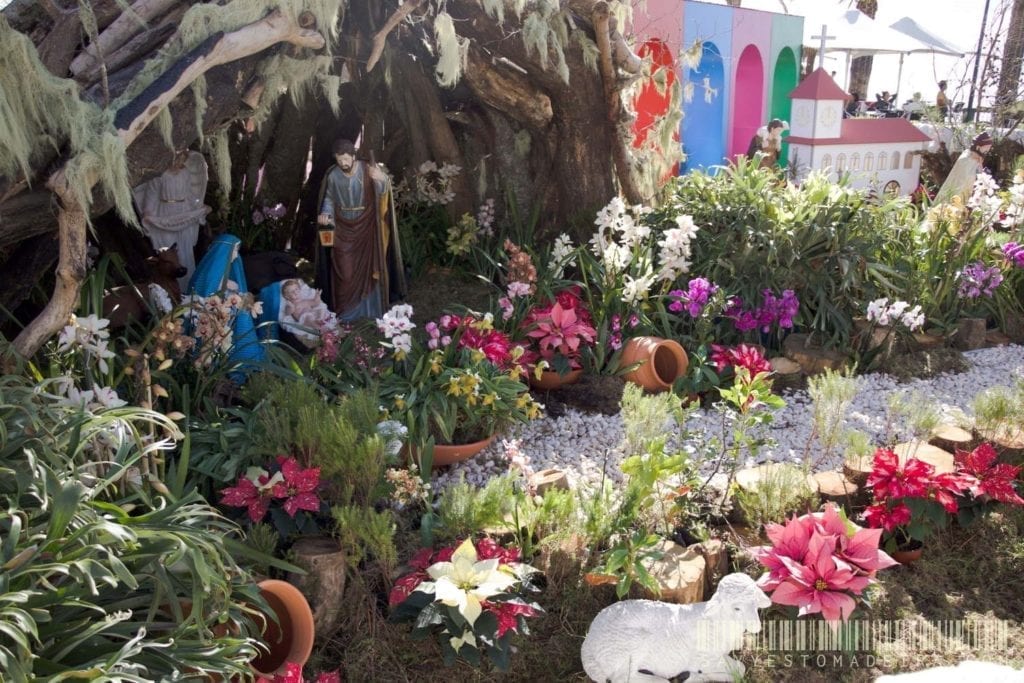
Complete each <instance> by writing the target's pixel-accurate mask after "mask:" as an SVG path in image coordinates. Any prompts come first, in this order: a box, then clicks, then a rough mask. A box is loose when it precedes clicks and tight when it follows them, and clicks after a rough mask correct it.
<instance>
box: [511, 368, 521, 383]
mask: <svg viewBox="0 0 1024 683" xmlns="http://www.w3.org/2000/svg"><path fill="white" fill-rule="evenodd" d="M522 374H523V369H522V368H521V367H519V366H518V365H513V366H512V369H511V370H509V371H508V376H509V377H511V378H512V379H513V380H515V381H516V382H518V381H519V377H520V375H522Z"/></svg>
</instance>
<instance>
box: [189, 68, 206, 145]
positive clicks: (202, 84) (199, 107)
mask: <svg viewBox="0 0 1024 683" xmlns="http://www.w3.org/2000/svg"><path fill="white" fill-rule="evenodd" d="M192 97H193V99H195V102H196V104H195V110H196V133H198V134H199V142H200V143H202V142H203V118H204V117H205V116H206V76H204V75H202V74H200V76H199V78H197V79H196V80H194V81H192Z"/></svg>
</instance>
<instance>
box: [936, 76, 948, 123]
mask: <svg viewBox="0 0 1024 683" xmlns="http://www.w3.org/2000/svg"><path fill="white" fill-rule="evenodd" d="M935 106H936V107H938V109H939V113H940V114H942V118H943V120H945V118H946V117H947V116H949V98H948V97H946V81H939V92H938V93H937V94H936V95H935Z"/></svg>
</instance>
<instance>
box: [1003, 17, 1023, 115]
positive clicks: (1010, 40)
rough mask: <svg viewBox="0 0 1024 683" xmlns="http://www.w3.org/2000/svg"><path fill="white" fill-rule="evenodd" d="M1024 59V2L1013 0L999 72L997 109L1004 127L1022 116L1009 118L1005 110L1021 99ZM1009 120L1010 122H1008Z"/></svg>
mask: <svg viewBox="0 0 1024 683" xmlns="http://www.w3.org/2000/svg"><path fill="white" fill-rule="evenodd" d="M1022 58H1024V0H1013V10H1012V12H1011V14H1010V30H1009V31H1007V33H1006V43H1005V44H1004V45H1003V64H1002V68H1001V70H1000V72H999V88H998V90H997V91H996V107H997V109H998V110H999V119H1000V120H1001V124H1000V125H1003V126H1009V125H1011V123H1012V121H1013V119H1014V118H1015V119H1016V120H1017V122H1019V121H1020V114H1017V116H1016V117H1007V116H1006V115H1005V114H1004V112H1003V110H1004V109H1006V108H1007V107H1009V106H1011V105H1013V104H1014V103H1016V102H1018V101H1019V100H1020V99H1021V94H1022V93H1021V87H1020V70H1021V60H1022ZM1008 119H1009V120H1008Z"/></svg>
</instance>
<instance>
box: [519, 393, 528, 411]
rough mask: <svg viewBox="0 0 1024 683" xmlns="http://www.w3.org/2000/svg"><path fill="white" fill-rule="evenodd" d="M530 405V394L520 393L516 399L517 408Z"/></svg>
mask: <svg viewBox="0 0 1024 683" xmlns="http://www.w3.org/2000/svg"><path fill="white" fill-rule="evenodd" d="M528 405H530V395H529V394H520V395H519V398H517V399H516V408H525V407H526V406H528Z"/></svg>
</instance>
